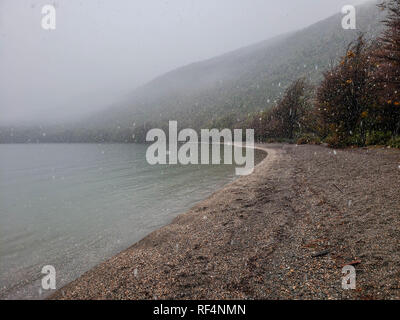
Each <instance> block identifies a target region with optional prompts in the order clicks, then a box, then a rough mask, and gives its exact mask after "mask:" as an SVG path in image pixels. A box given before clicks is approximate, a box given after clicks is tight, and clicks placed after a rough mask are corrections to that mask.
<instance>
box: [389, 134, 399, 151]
mask: <svg viewBox="0 0 400 320" xmlns="http://www.w3.org/2000/svg"><path fill="white" fill-rule="evenodd" d="M388 144H389V146H391V147H392V148H398V149H400V136H397V137H394V138H392V139H390V141H389V143H388Z"/></svg>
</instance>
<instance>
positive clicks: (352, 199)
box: [51, 145, 400, 299]
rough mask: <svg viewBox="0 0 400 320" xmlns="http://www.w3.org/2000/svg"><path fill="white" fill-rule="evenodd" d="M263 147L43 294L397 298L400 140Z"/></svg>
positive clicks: (77, 296) (68, 296)
mask: <svg viewBox="0 0 400 320" xmlns="http://www.w3.org/2000/svg"><path fill="white" fill-rule="evenodd" d="M263 147H264V148H266V149H267V151H268V157H267V158H266V159H265V160H264V161H263V162H262V163H260V164H259V165H258V166H257V167H256V169H255V172H254V173H253V174H252V175H250V176H246V177H242V178H240V179H238V180H236V181H234V182H233V183H231V184H229V185H228V186H226V187H225V188H224V189H222V190H220V191H218V192H216V193H215V194H213V195H212V196H211V197H209V198H208V199H206V200H204V201H203V202H201V203H200V204H198V205H197V206H195V207H194V208H192V209H191V210H190V211H189V212H187V213H185V214H182V215H180V216H179V217H177V218H176V219H175V220H174V221H173V222H172V223H171V224H170V225H168V226H165V227H163V228H161V229H159V230H157V231H155V232H153V233H152V234H150V235H149V236H147V237H146V238H144V239H143V240H141V241H140V242H138V243H136V244H135V245H133V246H132V247H130V248H129V249H127V250H125V251H123V252H121V253H120V254H118V255H117V256H115V257H113V258H111V259H110V260H108V261H106V262H104V263H102V264H100V265H98V266H97V267H95V268H94V269H92V270H90V271H89V272H87V273H85V274H84V275H82V276H81V277H80V278H79V279H77V280H76V281H74V282H72V283H71V284H69V285H67V286H66V287H64V288H62V289H60V290H59V291H57V292H56V293H55V294H54V295H53V296H52V297H51V298H52V299H382V298H383V299H399V298H400V151H399V150H390V149H369V150H367V149H355V150H343V151H334V150H331V149H327V148H324V147H319V146H292V145H265V146H263ZM347 264H354V266H355V267H356V271H357V289H356V290H343V289H342V287H341V281H342V274H341V271H342V266H343V265H347Z"/></svg>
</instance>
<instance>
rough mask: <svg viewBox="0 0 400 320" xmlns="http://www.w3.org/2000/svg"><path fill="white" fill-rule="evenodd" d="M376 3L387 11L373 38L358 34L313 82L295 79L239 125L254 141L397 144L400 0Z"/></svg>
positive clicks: (399, 143)
mask: <svg viewBox="0 0 400 320" xmlns="http://www.w3.org/2000/svg"><path fill="white" fill-rule="evenodd" d="M379 6H380V8H381V9H386V10H388V12H389V14H388V16H387V18H386V20H384V21H383V22H382V23H384V25H385V26H386V29H385V31H384V32H383V34H382V35H381V36H380V37H379V38H378V39H377V40H375V41H373V42H372V43H370V42H368V41H365V40H364V37H363V36H362V35H360V36H359V37H358V39H356V40H355V41H354V42H352V43H351V44H350V45H349V47H348V49H347V53H346V55H345V56H344V57H342V59H341V61H340V62H339V63H338V64H337V65H335V66H333V67H332V68H331V70H328V71H326V72H325V73H324V75H323V76H324V77H323V80H322V82H321V83H320V85H319V86H318V87H312V86H311V85H309V84H308V83H307V81H306V80H305V79H298V80H296V81H295V82H293V83H292V84H291V86H290V87H289V88H288V89H287V90H286V92H285V95H284V96H283V98H282V99H280V101H279V102H278V103H277V105H276V106H275V107H274V108H272V109H269V110H267V111H264V112H260V113H257V114H254V115H253V116H252V117H251V119H249V120H248V121H247V122H246V123H244V124H242V126H245V127H248V128H254V129H255V135H256V140H258V141H272V140H287V141H297V143H316V144H318V143H321V142H326V143H328V144H329V145H331V146H334V147H343V146H348V145H357V146H365V145H390V146H393V147H397V148H400V0H391V1H389V2H388V3H386V4H381V5H379Z"/></svg>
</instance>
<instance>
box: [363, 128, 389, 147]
mask: <svg viewBox="0 0 400 320" xmlns="http://www.w3.org/2000/svg"><path fill="white" fill-rule="evenodd" d="M391 136H392V133H391V132H382V131H372V132H369V133H368V134H367V140H366V144H367V145H387V144H388V142H389V140H390V138H391Z"/></svg>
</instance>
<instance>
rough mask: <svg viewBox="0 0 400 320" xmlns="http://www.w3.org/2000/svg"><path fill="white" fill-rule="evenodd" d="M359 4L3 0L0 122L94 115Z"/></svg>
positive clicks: (351, 0) (356, 0)
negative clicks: (47, 17)
mask: <svg viewBox="0 0 400 320" xmlns="http://www.w3.org/2000/svg"><path fill="white" fill-rule="evenodd" d="M365 2H369V1H367V0H329V3H323V4H322V3H320V2H317V1H315V0H299V1H296V3H293V1H289V0H282V1H281V2H280V3H279V4H276V1H272V0H253V1H244V0H233V1H232V0H230V1H229V0H220V1H218V3H215V2H214V1H211V0H205V1H194V0H193V1H183V0H175V1H161V0H153V1H146V2H144V1H126V0H117V1H113V2H110V1H108V2H107V1H102V0H86V1H82V0H68V1H65V0H59V1H51V2H49V1H46V0H29V1H25V2H24V3H20V2H18V3H17V2H16V1H12V0H0V39H1V40H0V41H1V43H2V46H1V48H0V68H1V70H2V72H1V73H0V113H1V117H0V124H13V125H15V124H20V123H23V122H25V123H26V122H30V123H35V124H48V123H51V122H53V123H54V122H60V121H64V120H69V119H73V118H78V117H81V116H83V115H85V114H88V113H91V112H95V111H100V110H102V109H104V108H106V107H108V106H110V105H112V104H113V103H115V102H118V101H120V100H122V99H123V98H124V97H125V96H126V95H128V94H130V93H132V92H133V91H134V89H135V88H137V87H138V86H141V85H143V84H146V83H147V82H149V81H151V80H152V79H154V78H156V77H158V76H160V75H162V74H164V73H165V72H168V71H171V70H173V69H175V68H178V67H181V66H185V65H187V64H191V63H194V62H198V61H202V60H207V59H210V58H213V57H216V56H219V55H222V54H224V53H227V52H230V51H233V50H236V49H239V48H241V47H245V46H248V45H252V44H255V43H257V42H260V41H263V40H267V39H269V38H272V37H275V36H278V35H280V34H284V33H287V32H291V31H295V30H299V29H302V28H305V27H307V26H309V25H312V24H313V23H315V22H318V21H320V20H322V19H324V18H327V17H329V16H331V15H333V14H336V13H340V10H341V8H342V6H343V5H346V4H354V5H357V4H360V3H365ZM45 4H52V5H54V6H55V7H56V9H57V29H56V30H54V31H45V30H43V29H42V28H41V19H42V14H41V8H42V6H43V5H45ZM338 23H340V21H339V22H338Z"/></svg>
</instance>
